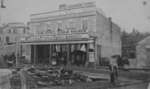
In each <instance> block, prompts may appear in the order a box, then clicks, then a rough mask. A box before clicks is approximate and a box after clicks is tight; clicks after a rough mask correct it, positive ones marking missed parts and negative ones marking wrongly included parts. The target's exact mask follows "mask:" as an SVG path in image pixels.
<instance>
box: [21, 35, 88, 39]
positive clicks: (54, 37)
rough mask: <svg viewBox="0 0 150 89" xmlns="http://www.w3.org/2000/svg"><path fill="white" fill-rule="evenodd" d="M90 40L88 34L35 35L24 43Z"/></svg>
mask: <svg viewBox="0 0 150 89" xmlns="http://www.w3.org/2000/svg"><path fill="white" fill-rule="evenodd" d="M85 38H89V35H88V34H72V35H41V36H40V35H35V36H30V37H26V40H24V41H58V40H76V39H85Z"/></svg>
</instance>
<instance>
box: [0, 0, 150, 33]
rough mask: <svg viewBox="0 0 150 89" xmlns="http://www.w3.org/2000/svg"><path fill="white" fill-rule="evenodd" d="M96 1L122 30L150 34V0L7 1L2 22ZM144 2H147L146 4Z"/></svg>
mask: <svg viewBox="0 0 150 89" xmlns="http://www.w3.org/2000/svg"><path fill="white" fill-rule="evenodd" d="M88 1H94V2H96V5H97V7H98V8H101V9H102V10H103V11H104V13H105V14H106V16H107V17H112V20H113V21H114V22H115V23H116V24H118V25H119V26H120V27H121V29H123V30H126V31H129V32H130V31H132V29H133V28H135V29H137V30H139V31H140V32H150V0H5V2H4V4H5V6H6V8H5V9H2V8H1V9H0V22H1V23H9V22H25V23H26V22H28V21H30V14H34V13H40V12H47V11H53V10H57V9H58V6H59V4H76V3H81V2H88ZM143 2H147V3H146V4H144V3H143Z"/></svg>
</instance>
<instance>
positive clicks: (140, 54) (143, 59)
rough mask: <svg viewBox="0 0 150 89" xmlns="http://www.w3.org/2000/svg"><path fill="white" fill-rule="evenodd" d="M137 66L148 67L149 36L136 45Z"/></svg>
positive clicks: (149, 56) (149, 65) (149, 63)
mask: <svg viewBox="0 0 150 89" xmlns="http://www.w3.org/2000/svg"><path fill="white" fill-rule="evenodd" d="M136 50H137V51H136V55H137V59H136V65H137V67H150V59H149V58H150V36H148V37H146V38H145V39H143V40H142V41H140V42H139V43H138V44H137V46H136Z"/></svg>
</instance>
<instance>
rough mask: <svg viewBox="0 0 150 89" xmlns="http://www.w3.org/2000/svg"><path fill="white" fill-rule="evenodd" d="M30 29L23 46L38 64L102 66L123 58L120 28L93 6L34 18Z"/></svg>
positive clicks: (63, 8) (65, 8)
mask: <svg viewBox="0 0 150 89" xmlns="http://www.w3.org/2000/svg"><path fill="white" fill-rule="evenodd" d="M28 25H29V32H28V33H29V34H28V36H25V37H24V38H21V39H22V40H20V41H19V44H20V45H22V55H24V56H26V58H27V59H28V60H29V61H30V62H31V63H34V64H42V63H48V64H49V63H51V62H52V60H57V63H58V64H72V65H73V64H75V65H79V64H81V65H86V64H89V63H95V64H101V59H102V58H104V57H110V56H112V55H121V39H120V27H119V26H118V25H116V24H114V23H113V22H112V21H111V19H110V18H107V17H106V16H105V15H104V14H103V12H102V11H101V10H100V9H98V8H97V7H96V5H95V3H93V2H87V3H78V4H73V5H66V4H62V5H60V6H59V9H58V10H56V11H51V12H44V13H37V14H32V15H31V21H30V22H29V23H28Z"/></svg>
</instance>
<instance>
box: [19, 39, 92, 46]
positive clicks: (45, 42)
mask: <svg viewBox="0 0 150 89" xmlns="http://www.w3.org/2000/svg"><path fill="white" fill-rule="evenodd" d="M93 42H94V41H93V40H67V41H30V42H21V43H19V44H21V45H42V44H77V43H93Z"/></svg>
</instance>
